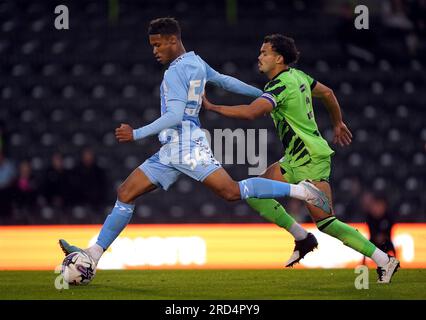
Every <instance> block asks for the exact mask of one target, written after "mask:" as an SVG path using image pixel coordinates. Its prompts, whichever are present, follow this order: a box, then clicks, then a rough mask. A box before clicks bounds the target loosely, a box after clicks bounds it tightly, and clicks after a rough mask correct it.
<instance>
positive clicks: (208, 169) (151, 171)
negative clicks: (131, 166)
mask: <svg viewBox="0 0 426 320" xmlns="http://www.w3.org/2000/svg"><path fill="white" fill-rule="evenodd" d="M208 81H210V82H212V83H213V84H215V85H217V86H219V87H221V88H223V89H225V90H228V91H231V92H235V93H239V94H243V95H247V96H251V97H259V96H261V95H262V93H263V92H262V91H261V90H259V89H257V88H255V87H252V86H250V85H248V84H246V83H244V82H242V81H240V80H238V79H235V78H233V77H230V76H226V75H222V74H220V73H218V72H217V71H215V70H214V69H212V68H211V67H210V66H209V65H208V64H207V63H206V62H204V61H203V60H202V59H201V58H200V57H199V56H198V55H196V54H195V53H194V52H193V51H191V52H188V53H185V54H183V55H181V56H179V57H178V58H176V59H175V60H174V61H173V62H172V63H171V64H170V66H169V68H168V69H167V70H166V72H165V73H164V78H163V81H162V83H161V87H160V93H161V117H160V118H158V119H157V120H155V121H154V122H152V123H151V124H149V125H147V126H144V127H142V128H139V129H136V130H134V131H133V137H134V139H135V140H137V139H142V138H144V137H147V136H150V135H153V134H158V137H159V140H160V142H161V143H162V144H163V147H161V149H160V151H159V152H157V153H156V154H154V155H153V156H152V157H151V158H149V159H147V160H146V161H145V162H144V163H143V164H142V165H141V166H140V168H141V170H142V171H144V172H145V174H146V175H147V176H148V178H149V179H150V180H151V182H153V183H154V184H156V185H160V186H162V187H163V188H164V189H167V188H168V187H169V186H170V185H171V184H173V183H174V182H175V181H176V180H177V178H178V176H179V175H180V174H181V173H184V174H186V175H188V176H190V177H192V178H194V179H196V180H199V181H203V180H204V179H205V178H206V177H207V176H208V175H209V174H211V173H212V172H213V171H215V170H216V169H218V168H220V163H219V162H218V161H217V160H216V159H214V157H213V154H212V152H211V149H210V146H209V144H208V141H207V138H206V136H205V134H204V132H203V131H202V130H201V129H200V119H199V117H198V115H199V112H200V108H201V105H202V95H203V93H204V88H205V85H206V83H207V82H208Z"/></svg>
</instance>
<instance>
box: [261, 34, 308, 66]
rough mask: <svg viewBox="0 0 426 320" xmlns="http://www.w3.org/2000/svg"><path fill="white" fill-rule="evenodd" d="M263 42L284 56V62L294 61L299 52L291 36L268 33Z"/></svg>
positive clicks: (297, 57)
mask: <svg viewBox="0 0 426 320" xmlns="http://www.w3.org/2000/svg"><path fill="white" fill-rule="evenodd" d="M263 43H270V44H271V46H272V49H274V51H275V52H277V53H278V54H280V55H282V56H283V57H284V63H285V64H290V63H296V62H297V60H298V59H299V56H300V52H299V51H298V50H297V48H296V43H295V42H294V39H293V38H290V37H286V36H283V35H282V34H278V33H275V34H270V35H267V36H266V37H265V38H264V39H263Z"/></svg>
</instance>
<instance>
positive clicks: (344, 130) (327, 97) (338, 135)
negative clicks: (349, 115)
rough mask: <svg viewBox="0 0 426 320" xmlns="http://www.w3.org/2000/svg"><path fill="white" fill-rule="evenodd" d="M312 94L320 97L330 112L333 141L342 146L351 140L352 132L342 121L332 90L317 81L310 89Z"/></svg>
mask: <svg viewBox="0 0 426 320" xmlns="http://www.w3.org/2000/svg"><path fill="white" fill-rule="evenodd" d="M312 96H313V97H317V98H320V99H321V101H322V103H323V104H324V105H325V107H326V108H327V111H328V113H329V114H330V117H331V122H332V123H333V127H334V138H333V143H336V144H339V145H340V146H342V147H343V146H345V145H349V144H350V143H351V142H352V133H351V132H350V130H349V129H348V127H347V126H346V124H345V123H344V122H343V119H342V112H341V111H340V106H339V102H338V101H337V98H336V96H335V95H334V92H333V90H332V89H330V88H329V87H327V86H325V85H323V84H322V83H320V82H317V84H316V85H315V87H314V88H313V90H312Z"/></svg>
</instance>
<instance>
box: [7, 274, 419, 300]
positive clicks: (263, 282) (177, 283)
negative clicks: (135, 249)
mask: <svg viewBox="0 0 426 320" xmlns="http://www.w3.org/2000/svg"><path fill="white" fill-rule="evenodd" d="M369 271H370V272H369V289H368V290H367V289H363V290H358V289H356V288H355V285H354V281H355V278H356V276H358V274H355V272H354V270H352V269H309V270H308V269H283V270H121V271H105V270H100V271H98V272H97V274H96V277H95V279H94V280H93V281H92V282H91V283H90V284H89V285H88V286H78V287H76V286H70V288H69V289H67V290H65V289H63V290H57V289H56V288H55V286H54V283H55V279H56V277H57V276H58V274H55V273H54V272H53V271H0V299H2V300H3V299H7V300H20V299H66V300H71V299H84V300H86V299H114V300H117V299H132V300H134V299H142V300H157V299H158V300H205V299H206V300H207V299H209V300H210V299H214V300H216V299H221V300H235V299H242V300H246V299H249V300H264V299H268V300H276V299H277V300H278V299H279V300H285V299H289V300H290V299H291V300H296V299H297V300H301V299H302V300H303V299H315V300H316V299H326V300H333V299H344V300H346V299H366V300H370V299H373V300H374V299H381V300H388V299H408V300H416V299H422V300H423V299H426V290H425V288H426V269H402V270H399V271H398V272H397V273H396V275H395V276H394V278H393V281H392V283H391V284H388V285H384V284H377V283H376V273H375V270H373V269H370V270H369Z"/></svg>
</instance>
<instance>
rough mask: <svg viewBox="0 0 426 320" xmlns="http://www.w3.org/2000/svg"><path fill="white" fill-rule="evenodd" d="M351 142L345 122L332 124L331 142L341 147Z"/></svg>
mask: <svg viewBox="0 0 426 320" xmlns="http://www.w3.org/2000/svg"><path fill="white" fill-rule="evenodd" d="M351 142H352V133H351V132H350V131H349V129H348V127H347V126H346V124H344V123H343V122H340V123H339V124H337V125H336V126H334V137H333V143H335V144H339V145H340V146H341V147H344V146H348V145H350V144H351Z"/></svg>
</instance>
